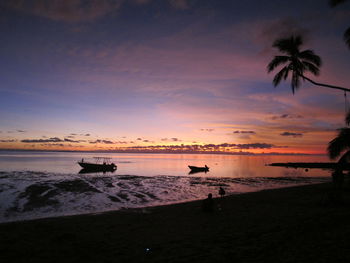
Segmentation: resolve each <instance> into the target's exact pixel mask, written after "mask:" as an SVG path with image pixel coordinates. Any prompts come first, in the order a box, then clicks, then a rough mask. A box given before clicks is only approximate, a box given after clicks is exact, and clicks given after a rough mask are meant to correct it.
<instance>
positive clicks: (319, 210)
mask: <svg viewBox="0 0 350 263" xmlns="http://www.w3.org/2000/svg"><path fill="white" fill-rule="evenodd" d="M331 188H332V185H331V184H319V185H309V186H299V187H290V188H284V189H275V190H266V191H261V192H256V193H248V194H241V195H235V196H228V197H225V198H223V199H216V200H215V202H216V208H217V209H216V211H215V212H213V213H204V212H202V211H201V202H190V203H183V204H177V205H170V206H163V207H153V208H147V209H134V210H126V211H116V212H108V213H102V214H98V215H79V216H70V217H59V218H50V219H40V220H32V221H23V222H15V223H5V224H0V261H1V262H6V263H7V262H127V263H129V262H349V260H350V227H349V226H350V197H349V196H350V192H349V190H346V192H345V198H344V202H343V203H341V204H334V203H332V202H330V201H329V198H328V194H329V193H330V191H331Z"/></svg>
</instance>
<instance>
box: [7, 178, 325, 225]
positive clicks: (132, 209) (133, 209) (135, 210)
mask: <svg viewBox="0 0 350 263" xmlns="http://www.w3.org/2000/svg"><path fill="white" fill-rule="evenodd" d="M328 183H329V182H314V183H305V184H296V185H290V186H283V187H280V186H277V187H276V188H275V187H272V188H267V189H252V191H247V192H240V193H229V194H227V195H226V196H225V198H230V197H231V196H237V195H244V194H251V193H256V192H262V191H269V190H277V189H288V188H293V187H302V186H308V185H318V184H328ZM208 193H209V192H208ZM213 196H214V199H219V197H218V195H217V194H213ZM205 197H206V196H205V195H203V198H205ZM203 198H202V199H194V200H183V201H175V202H174V203H165V204H158V205H152V204H151V205H148V206H147V205H146V206H140V207H130V208H121V209H110V210H104V211H97V212H85V213H78V212H77V213H71V214H69V213H68V214H66V215H60V214H56V215H55V214H54V215H51V216H47V217H45V216H41V217H40V216H39V217H35V218H14V219H13V220H12V221H11V220H9V221H3V222H1V221H0V225H1V224H10V223H20V222H27V221H29V222H30V221H35V220H46V219H55V218H65V217H75V216H89V215H100V214H105V213H117V212H121V213H129V212H130V213H142V212H140V211H146V210H149V209H157V208H161V207H169V208H170V207H171V206H174V205H181V204H186V203H196V202H202V200H203Z"/></svg>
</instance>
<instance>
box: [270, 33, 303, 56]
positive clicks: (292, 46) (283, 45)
mask: <svg viewBox="0 0 350 263" xmlns="http://www.w3.org/2000/svg"><path fill="white" fill-rule="evenodd" d="M302 44H303V40H302V38H301V36H291V37H289V38H280V39H277V40H276V41H275V42H274V43H273V45H272V46H273V47H275V48H278V50H279V51H281V52H282V53H286V54H294V53H297V52H298V50H299V46H301V45H302Z"/></svg>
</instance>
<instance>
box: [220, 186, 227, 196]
mask: <svg viewBox="0 0 350 263" xmlns="http://www.w3.org/2000/svg"><path fill="white" fill-rule="evenodd" d="M225 194H226V192H225V190H224V188H222V187H220V189H219V195H220V196H221V197H224V195H225Z"/></svg>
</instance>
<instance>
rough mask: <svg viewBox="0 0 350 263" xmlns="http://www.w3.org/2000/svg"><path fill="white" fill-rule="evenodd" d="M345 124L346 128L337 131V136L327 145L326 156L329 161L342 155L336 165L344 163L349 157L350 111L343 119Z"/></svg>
mask: <svg viewBox="0 0 350 263" xmlns="http://www.w3.org/2000/svg"><path fill="white" fill-rule="evenodd" d="M345 124H346V125H347V127H343V128H340V129H338V135H337V136H336V137H335V138H334V139H333V140H331V141H330V142H329V143H328V148H327V151H328V155H329V157H330V158H331V159H336V158H337V157H339V156H340V155H341V154H342V153H344V152H345V151H346V152H345V153H344V154H343V155H342V157H341V158H340V159H339V161H338V163H339V164H343V163H346V162H347V160H348V158H349V157H350V127H349V125H350V111H349V112H348V113H347V115H346V117H345Z"/></svg>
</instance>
